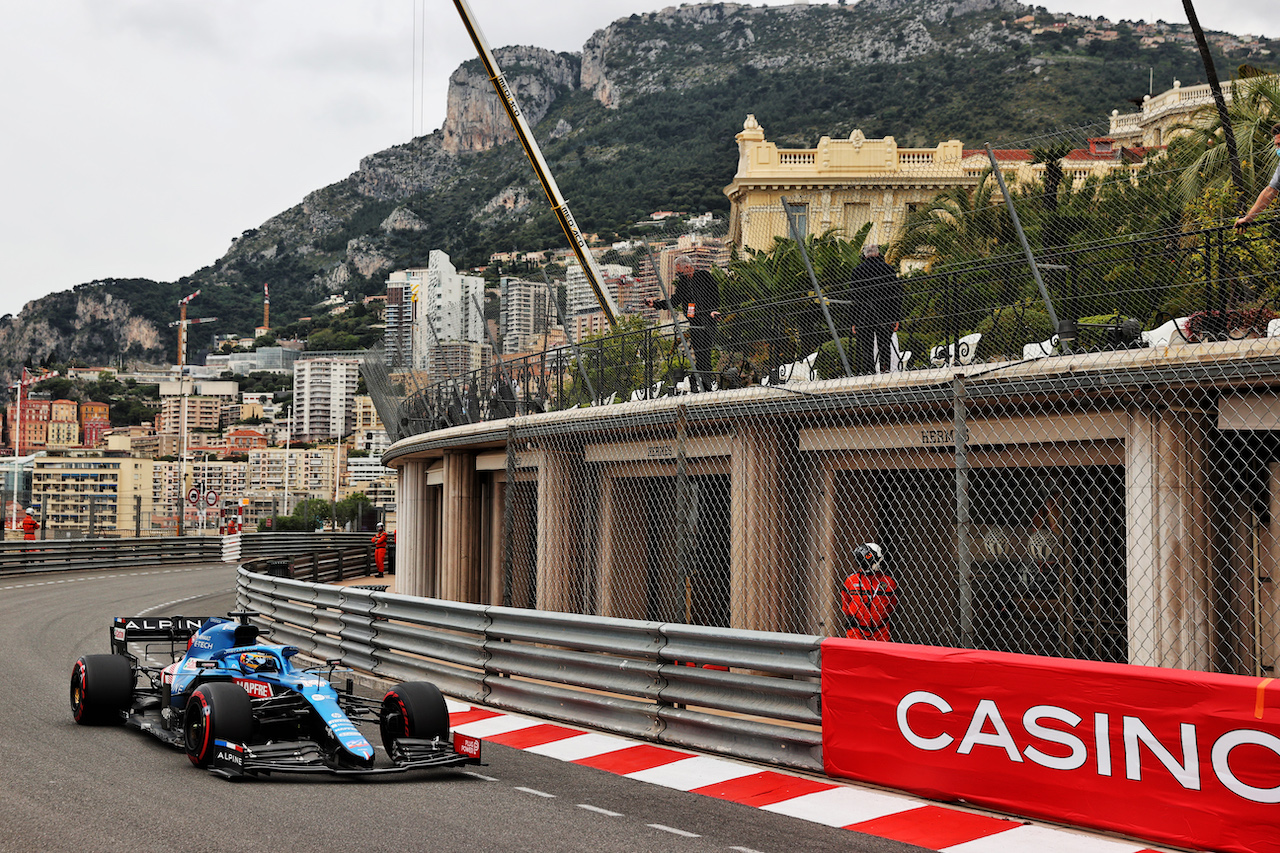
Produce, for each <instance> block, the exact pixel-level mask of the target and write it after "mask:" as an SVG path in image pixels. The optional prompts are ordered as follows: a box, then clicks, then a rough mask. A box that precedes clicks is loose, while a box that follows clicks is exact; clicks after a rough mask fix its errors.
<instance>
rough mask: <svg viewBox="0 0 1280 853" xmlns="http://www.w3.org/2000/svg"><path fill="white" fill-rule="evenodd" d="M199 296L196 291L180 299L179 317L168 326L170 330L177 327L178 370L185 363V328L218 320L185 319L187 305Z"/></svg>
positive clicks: (206, 318) (210, 318) (203, 318)
mask: <svg viewBox="0 0 1280 853" xmlns="http://www.w3.org/2000/svg"><path fill="white" fill-rule="evenodd" d="M199 295H200V291H198V290H197V291H196V292H195V293H193V294H191V295H190V296H186V297H184V298H182V299H179V300H178V308H179V309H180V310H181V314H180V315H179V317H178V319H177V320H176V321H174V322H172V323H170V324H169V326H170V327H171V328H172V327H173V326H177V327H178V367H179V368H181V367H182V366H183V365H184V364H186V363H187V326H194V325H195V324H197V323H213V322H216V321H217V319H218V318H217V317H201V318H199V319H196V320H188V319H187V303H189V302H190V301H191V300H192V299H195V298H196V297H197V296H199Z"/></svg>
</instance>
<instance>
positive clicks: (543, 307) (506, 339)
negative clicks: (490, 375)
mask: <svg viewBox="0 0 1280 853" xmlns="http://www.w3.org/2000/svg"><path fill="white" fill-rule="evenodd" d="M499 297H500V305H501V311H500V313H499V318H500V321H499V328H500V329H501V330H502V350H503V352H505V353H513V352H527V351H529V350H531V349H534V348H535V346H536V342H538V341H541V339H542V337H543V336H544V335H545V334H546V332H547V330H548V329H550V328H551V327H552V326H555V325H557V322H558V321H557V312H556V307H555V303H554V300H555V298H556V297H555V288H554V286H552V285H548V284H547V283H546V282H544V281H525V280H524V279H519V278H512V277H503V278H502V279H501V280H500V282H499Z"/></svg>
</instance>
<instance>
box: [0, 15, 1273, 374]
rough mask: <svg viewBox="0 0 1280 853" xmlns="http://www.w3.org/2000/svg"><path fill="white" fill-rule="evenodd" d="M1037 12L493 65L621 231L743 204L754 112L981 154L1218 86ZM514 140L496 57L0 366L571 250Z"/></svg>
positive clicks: (647, 29)
mask: <svg viewBox="0 0 1280 853" xmlns="http://www.w3.org/2000/svg"><path fill="white" fill-rule="evenodd" d="M1027 14H1037V15H1039V16H1041V17H1045V18H1046V19H1047V18H1048V14H1047V13H1045V12H1043V11H1041V12H1039V13H1034V12H1033V10H1032V8H1031V7H1028V6H1024V5H1021V4H1019V3H1016V2H1013V0H862V2H860V3H857V4H856V5H844V4H843V3H838V4H837V5H794V6H770V7H756V6H749V5H742V4H734V3H710V4H702V5H684V6H678V7H670V8H667V9H664V10H662V11H660V12H652V13H646V14H636V15H631V16H629V17H627V18H622V19H620V20H617V21H614V22H613V23H611V24H609V25H608V26H606V27H604V28H603V29H601V30H599V31H597V32H596V33H595V34H593V35H592V36H591V38H590V39H589V40H588V41H587V43H586V44H585V45H584V46H583V48H582V51H581V52H580V53H577V54H569V53H555V52H552V51H548V50H544V49H541V48H538V47H531V46H518V47H506V48H501V49H499V50H498V51H496V56H497V59H498V62H499V65H500V66H502V68H503V69H504V72H505V74H506V75H507V78H508V82H509V83H510V84H511V86H512V88H513V89H514V90H515V92H516V95H517V98H518V100H519V102H520V104H521V107H522V109H523V110H524V112H525V113H526V115H527V117H528V119H529V121H530V123H531V124H532V125H533V126H534V127H535V134H536V135H537V137H538V139H539V142H540V144H541V145H542V147H543V152H544V155H545V156H546V158H547V160H548V163H549V164H550V166H551V168H552V170H553V172H554V173H555V174H556V178H557V182H558V183H559V184H560V187H561V188H562V190H564V192H565V194H566V196H567V197H569V198H571V199H573V210H574V214H575V216H576V217H577V219H578V222H579V224H580V225H581V226H582V227H583V228H584V229H586V230H588V231H597V232H600V233H601V234H602V235H603V236H606V237H608V236H612V235H614V234H617V233H626V232H627V230H628V229H629V227H630V223H633V222H635V221H636V220H638V219H641V218H643V217H645V216H647V215H648V213H650V212H651V211H653V210H659V209H678V210H688V211H691V212H700V211H706V210H726V209H727V201H726V200H725V198H724V196H723V193H722V188H723V187H724V186H725V185H726V184H727V183H728V182H729V180H730V179H731V177H732V174H733V171H734V169H735V167H736V158H737V152H736V146H735V144H734V140H733V137H734V134H735V133H736V132H737V131H738V130H740V129H741V127H742V121H743V119H744V118H745V116H746V115H747V114H748V113H753V114H755V115H756V117H757V118H758V119H759V120H760V122H761V123H762V124H763V125H764V127H765V130H766V132H767V134H768V136H769V138H770V139H772V140H774V141H777V142H779V143H780V144H785V145H795V146H807V145H811V144H813V143H814V142H815V141H816V140H817V138H818V137H820V136H822V135H830V136H840V135H847V134H848V133H850V132H851V131H852V130H853V129H855V128H860V129H861V130H862V131H863V132H865V133H866V134H867V135H868V136H883V135H889V134H892V135H893V136H895V137H896V138H897V139H898V140H899V142H900V143H901V144H904V145H930V146H931V145H934V144H936V143H937V142H938V141H941V140H945V139H949V138H959V139H961V140H962V141H964V142H966V143H967V144H980V143H981V142H984V141H993V142H994V141H998V140H1017V139H1021V138H1026V137H1028V136H1030V135H1032V134H1041V133H1045V132H1050V131H1053V130H1054V129H1057V128H1064V127H1069V126H1072V127H1074V126H1079V125H1081V124H1086V123H1093V122H1100V121H1105V116H1106V115H1107V114H1109V113H1110V111H1111V110H1112V109H1121V110H1126V109H1129V108H1130V104H1129V103H1128V100H1129V99H1130V98H1131V97H1133V96H1135V95H1139V96H1140V95H1141V94H1143V93H1144V92H1145V90H1146V86H1147V81H1148V75H1149V73H1153V74H1154V77H1155V78H1156V79H1172V78H1173V77H1179V78H1180V79H1181V80H1183V81H1184V83H1187V84H1190V83H1192V82H1194V81H1196V80H1199V79H1201V78H1202V77H1203V71H1202V69H1201V67H1200V65H1199V59H1198V56H1197V55H1196V54H1195V53H1194V52H1192V51H1189V50H1187V49H1186V47H1185V46H1181V45H1175V44H1161V45H1156V46H1154V47H1143V46H1141V45H1140V44H1139V41H1138V39H1137V38H1136V36H1135V35H1134V33H1133V32H1131V31H1130V29H1129V28H1128V27H1125V26H1120V27H1118V29H1119V30H1120V36H1119V38H1116V39H1113V40H1111V41H1108V42H1106V43H1101V42H1088V43H1087V44H1082V43H1081V42H1079V41H1077V35H1078V34H1075V33H1073V32H1072V30H1071V29H1070V28H1067V29H1066V30H1065V32H1064V31H1060V30H1062V28H1061V27H1060V28H1058V29H1057V30H1050V31H1048V32H1043V33H1041V34H1037V35H1033V33H1032V29H1031V28H1029V27H1027V26H1025V25H1016V24H1015V23H1014V22H1015V20H1016V19H1018V18H1019V17H1021V16H1024V15H1027ZM1084 41H1086V42H1087V41H1088V40H1087V39H1085V40H1084ZM1273 47H1274V48H1280V45H1273ZM1218 62H1219V69H1220V73H1221V72H1222V71H1224V70H1225V69H1228V68H1230V67H1231V65H1230V63H1227V62H1225V61H1224V60H1223V59H1221V58H1219V60H1218ZM1152 69H1154V71H1152ZM513 139H514V135H513V133H512V131H511V129H510V127H509V126H508V124H507V119H506V115H505V113H504V111H503V109H502V107H501V104H500V102H499V100H498V98H497V96H496V95H495V94H494V92H493V90H492V88H491V86H490V84H489V81H488V79H487V77H486V75H485V74H484V72H483V70H482V68H481V65H480V63H479V61H478V60H473V61H469V62H466V63H464V64H463V65H462V66H461V67H459V68H458V69H457V70H456V71H455V72H454V74H453V75H452V76H451V77H450V80H449V97H448V112H447V116H446V118H445V121H444V124H443V125H442V126H441V128H440V129H439V130H437V131H436V132H434V133H432V134H429V135H426V136H423V137H419V138H417V139H413V140H411V141H410V142H407V143H405V144H403V145H397V146H395V147H393V148H389V149H387V150H385V151H380V152H377V153H374V154H371V155H369V156H368V157H365V158H364V159H363V160H362V161H361V162H360V164H359V168H358V169H357V170H356V171H355V172H354V173H353V174H351V175H350V176H349V177H348V178H346V179H344V180H342V181H339V182H337V183H335V184H332V185H330V186H327V187H324V188H322V189H318V190H316V191H314V192H312V193H310V194H309V195H307V197H306V198H304V199H302V201H301V202H300V203H299V204H297V205H296V206H294V207H292V208H290V209H288V210H286V211H283V212H282V213H280V214H278V215H276V216H274V217H272V218H271V219H269V220H267V221H266V222H264V223H262V224H261V225H259V226H258V227H256V228H251V229H249V230H247V231H245V232H244V234H242V235H241V236H240V237H239V238H237V239H236V240H235V241H234V242H233V243H232V245H231V247H230V248H229V250H228V251H227V253H226V254H225V255H223V257H221V258H219V259H218V260H216V261H215V262H213V263H212V264H211V265H209V266H207V267H205V268H203V269H200V270H197V271H194V272H193V273H192V274H191V275H190V276H186V277H184V278H183V279H181V280H180V281H178V282H150V281H140V280H130V281H118V280H111V281H98V282H90V283H87V284H84V285H80V286H78V287H76V288H75V289H74V290H73V291H69V292H65V293H58V294H53V295H51V296H48V297H45V298H44V299H41V300H37V301H35V302H32V303H30V304H29V305H28V306H27V308H26V309H24V311H23V312H22V313H21V314H19V315H18V316H16V317H13V316H10V317H6V318H0V372H3V373H6V374H8V375H12V373H13V371H14V368H15V366H17V365H19V364H21V363H22V362H24V361H27V362H29V363H33V364H34V363H41V362H49V361H65V360H69V359H71V358H73V357H74V358H76V359H78V360H79V361H80V362H81V363H86V364H97V363H105V362H107V361H109V360H113V359H115V358H117V357H120V356H123V357H125V358H127V359H139V360H146V361H153V362H156V361H164V360H166V358H167V359H168V360H170V361H171V360H172V359H173V355H172V353H173V351H174V348H175V339H176V333H175V330H174V329H172V328H170V327H169V325H168V324H169V323H170V322H171V321H172V320H173V319H174V317H173V313H174V312H173V307H174V305H175V303H176V302H177V301H178V299H180V298H181V297H183V296H185V295H186V294H187V293H190V292H192V291H194V290H195V289H197V288H200V289H201V290H202V296H201V303H200V314H201V315H206V316H217V317H219V318H220V322H219V324H218V327H217V330H218V331H222V332H236V333H239V334H248V333H249V332H250V331H251V330H252V329H253V328H254V327H255V326H256V325H258V324H259V322H260V319H261V292H262V284H263V282H269V283H270V286H271V295H272V297H273V298H272V308H271V311H272V313H271V317H272V320H273V322H274V323H275V324H277V325H279V324H283V323H287V322H291V321H292V320H294V319H296V318H297V317H299V316H303V315H306V314H309V313H310V312H311V311H312V307H313V306H314V305H315V304H316V303H318V302H319V301H320V300H321V299H323V298H324V297H325V296H326V295H328V294H330V293H334V292H340V291H343V290H346V291H349V292H351V293H352V294H372V293H376V292H380V291H381V290H382V288H383V284H384V282H385V279H386V276H387V275H388V274H389V273H390V272H391V271H392V270H394V269H397V268H403V267H409V266H416V265H423V264H425V261H426V257H427V253H428V252H429V251H430V250H431V249H435V248H443V249H444V250H445V251H447V252H449V254H450V255H451V256H452V257H453V259H454V261H455V263H458V264H459V266H469V265H475V264H479V263H483V262H484V261H485V260H486V259H487V258H488V256H489V254H490V253H491V252H492V251H494V250H497V249H502V250H509V249H511V248H512V247H513V246H514V247H518V248H524V249H535V248H544V247H546V246H555V245H563V240H564V238H563V236H562V235H561V234H560V233H559V229H558V226H557V225H556V223H555V221H554V219H553V218H552V216H551V213H550V211H549V210H548V209H547V205H546V202H545V198H544V196H543V194H542V192H541V190H540V188H539V187H538V186H537V184H536V183H535V181H534V179H533V174H532V170H531V169H530V167H529V166H528V163H527V161H526V160H525V158H524V154H523V152H522V151H521V150H520V148H519V146H518V145H517V144H516V143H515V142H514V141H513Z"/></svg>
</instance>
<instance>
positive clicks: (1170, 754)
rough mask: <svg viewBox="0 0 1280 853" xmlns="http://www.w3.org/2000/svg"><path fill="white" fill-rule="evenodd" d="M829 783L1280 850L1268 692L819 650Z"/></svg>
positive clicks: (846, 644)
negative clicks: (856, 783) (838, 780)
mask: <svg viewBox="0 0 1280 853" xmlns="http://www.w3.org/2000/svg"><path fill="white" fill-rule="evenodd" d="M822 745H823V755H824V761H825V763H826V770H827V773H828V774H829V775H831V776H836V777H843V778H848V779H857V780H861V781H864V782H871V783H874V784H877V785H884V786H886V787H891V788H898V789H901V790H905V791H911V792H913V793H916V794H919V795H921V796H924V797H928V798H930V799H936V800H943V801H955V800H964V801H966V802H969V803H973V804H975V805H983V806H987V807H990V808H993V809H997V810H1000V811H1006V812H1010V813H1013V814H1018V815H1024V816H1027V817H1039V818H1044V819H1046V820H1052V821H1059V822H1062V823H1066V824H1070V825H1074V826H1081V827H1093V828H1097V829H1104V830H1112V831H1116V832H1121V833H1124V834H1126V835H1132V836H1135V837H1138V838H1142V839H1146V840H1150V841H1157V842H1161V843H1166V844H1171V845H1175V846H1180V847H1190V848H1196V849H1210V850H1222V851H1240V853H1263V852H1264V851H1280V683H1277V682H1274V681H1272V680H1271V679H1263V678H1249V677H1244V676H1236V675H1221V674H1215V673H1203V672H1189V671H1186V670H1173V669H1162V668H1155V667H1142V666H1129V665H1126V664H1108V663H1092V662H1089V661H1077V660H1065V659H1059V658H1045V657H1034V656H1030V655H1016V654H1006V653H1003V652H982V651H968V650H960V649H945V648H934V647H931V646H913V645H906V644H901V643H878V642H871V641H864V640H846V639H832V640H827V641H825V642H824V643H823V644H822Z"/></svg>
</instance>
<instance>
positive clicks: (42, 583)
mask: <svg viewBox="0 0 1280 853" xmlns="http://www.w3.org/2000/svg"><path fill="white" fill-rule="evenodd" d="M212 568H222V567H221V566H214V567H212ZM201 571H204V569H203V568H198V569H197V568H190V569H164V570H161V571H154V572H129V573H128V574H114V575H86V576H85V577H82V578H63V579H61V580H48V581H39V582H35V583H17V584H10V585H9V586H0V591H3V590H9V589H28V588H32V587H38V586H56V585H58V584H64V583H79V582H81V581H105V580H111V579H113V578H140V577H149V576H151V575H170V574H174V573H176V572H201Z"/></svg>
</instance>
